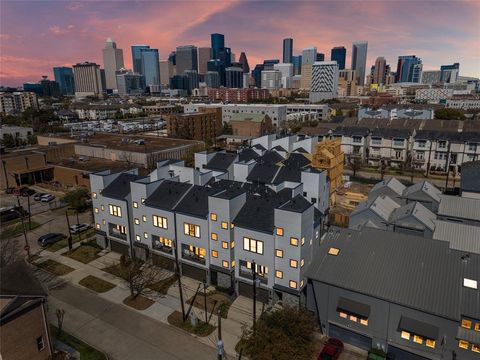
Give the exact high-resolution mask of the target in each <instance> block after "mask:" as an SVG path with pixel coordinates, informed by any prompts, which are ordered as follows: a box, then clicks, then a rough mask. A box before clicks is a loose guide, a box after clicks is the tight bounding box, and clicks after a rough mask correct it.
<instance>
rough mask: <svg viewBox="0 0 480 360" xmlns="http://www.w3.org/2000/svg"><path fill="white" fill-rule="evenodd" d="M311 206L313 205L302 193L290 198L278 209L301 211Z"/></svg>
mask: <svg viewBox="0 0 480 360" xmlns="http://www.w3.org/2000/svg"><path fill="white" fill-rule="evenodd" d="M311 206H313V205H312V204H311V203H310V202H309V201H307V199H305V198H304V197H303V196H302V195H297V196H295V197H294V198H293V199H292V200H290V201H288V202H287V203H285V204H283V205H282V206H280V207H279V209H281V210H286V211H293V212H298V213H303V212H304V211H306V210H307V209H309V208H310V207H311Z"/></svg>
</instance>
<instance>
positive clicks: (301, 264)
mask: <svg viewBox="0 0 480 360" xmlns="http://www.w3.org/2000/svg"><path fill="white" fill-rule="evenodd" d="M303 265H305V259H302V260H300V267H303Z"/></svg>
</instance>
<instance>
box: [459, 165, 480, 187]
mask: <svg viewBox="0 0 480 360" xmlns="http://www.w3.org/2000/svg"><path fill="white" fill-rule="evenodd" d="M460 181H461V183H460V188H461V189H462V191H471V192H480V160H478V161H470V162H467V163H464V164H463V165H462V177H461V179H460Z"/></svg>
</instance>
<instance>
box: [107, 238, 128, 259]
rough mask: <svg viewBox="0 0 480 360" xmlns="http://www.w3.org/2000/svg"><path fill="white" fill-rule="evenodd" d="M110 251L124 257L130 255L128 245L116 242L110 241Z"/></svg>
mask: <svg viewBox="0 0 480 360" xmlns="http://www.w3.org/2000/svg"><path fill="white" fill-rule="evenodd" d="M110 249H111V250H112V251H113V252H116V253H119V254H122V255H126V256H128V255H129V251H128V250H129V246H128V245H127V244H122V243H119V242H117V241H114V240H110Z"/></svg>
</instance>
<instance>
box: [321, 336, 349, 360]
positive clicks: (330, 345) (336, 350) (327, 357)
mask: <svg viewBox="0 0 480 360" xmlns="http://www.w3.org/2000/svg"><path fill="white" fill-rule="evenodd" d="M342 351H343V342H341V341H340V340H338V339H334V338H330V339H328V340H327V342H326V343H325V345H324V346H323V349H322V352H321V353H320V355H318V358H317V360H337V359H338V358H339V356H340V354H341V353H342Z"/></svg>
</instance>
